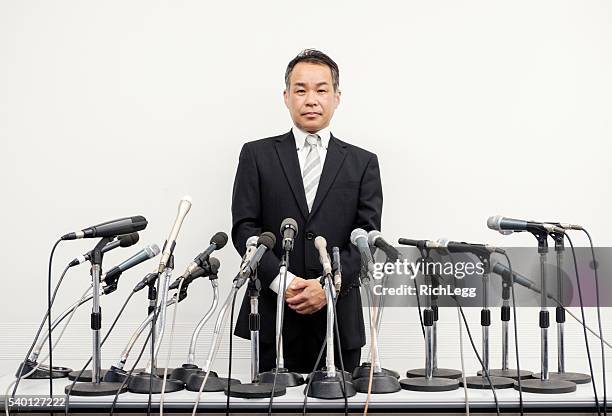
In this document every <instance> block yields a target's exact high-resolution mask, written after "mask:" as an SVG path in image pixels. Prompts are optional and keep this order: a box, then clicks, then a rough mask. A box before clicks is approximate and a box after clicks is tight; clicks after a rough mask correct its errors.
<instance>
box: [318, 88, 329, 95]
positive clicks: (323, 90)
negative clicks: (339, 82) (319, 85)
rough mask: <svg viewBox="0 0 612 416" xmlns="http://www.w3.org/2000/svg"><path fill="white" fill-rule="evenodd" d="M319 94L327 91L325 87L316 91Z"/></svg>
mask: <svg viewBox="0 0 612 416" xmlns="http://www.w3.org/2000/svg"><path fill="white" fill-rule="evenodd" d="M317 92H318V93H319V94H325V93H326V92H327V90H325V89H320V90H319V91H317Z"/></svg>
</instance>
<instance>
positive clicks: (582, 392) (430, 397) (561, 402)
mask: <svg viewBox="0 0 612 416" xmlns="http://www.w3.org/2000/svg"><path fill="white" fill-rule="evenodd" d="M237 378H239V379H240V380H246V379H247V377H246V376H240V375H239V376H238V377H237ZM608 378H609V379H610V378H612V377H608ZM596 379H600V377H597V375H596ZM13 380H14V377H13V376H12V375H6V376H3V377H0V394H1V395H2V396H1V398H2V404H1V406H2V408H3V409H4V398H5V391H6V389H7V386H8V385H9V383H11V382H12V381H13ZM70 383H71V382H70V381H69V380H68V379H67V378H66V379H55V380H54V381H53V392H54V396H62V397H64V396H65V395H64V388H65V387H66V386H67V385H68V384H70ZM303 391H304V386H297V387H290V388H287V393H286V394H285V395H284V396H279V397H275V398H274V410H277V411H291V410H292V411H301V409H302V406H303V403H304V394H303ZM467 393H468V399H469V404H470V408H474V409H487V410H494V409H495V402H494V398H493V394H492V392H491V391H489V390H478V389H468V391H467ZM48 394H49V380H22V381H21V383H20V384H19V389H18V391H17V395H18V396H20V397H23V396H32V397H43V396H45V395H47V397H48ZM496 394H497V398H498V401H499V406H500V408H506V409H508V408H513V409H518V405H519V394H518V391H516V390H514V389H501V390H496ZM598 396H599V400H600V405H603V388H602V387H601V385H599V383H598ZM196 397H197V392H191V391H187V390H183V391H179V392H174V393H166V394H165V395H164V409H167V410H182V411H187V410H189V411H191V409H192V408H193V406H194V404H195V400H196ZM113 398H114V397H113V396H101V397H78V396H73V397H71V398H70V400H69V406H70V409H71V410H96V409H97V410H109V409H110V406H111V403H112V401H113ZM148 398H149V397H148V395H147V394H135V393H129V392H127V393H123V394H121V395H119V398H118V400H117V404H116V409H117V410H130V409H143V408H144V407H145V406H146V404H147V401H148ZM366 398H367V394H365V393H357V394H356V395H355V396H353V397H350V398H348V404H349V409H350V410H352V411H363V407H364V404H365V401H366ZM226 400H227V398H226V396H225V394H224V393H223V392H204V393H202V396H201V399H200V405H199V409H200V410H225V408H226ZM607 401H608V404H609V405H610V404H612V403H611V401H610V399H608V400H607ZM268 402H269V399H268V398H265V399H241V398H234V397H231V398H230V408H231V409H232V410H236V411H241V410H243V411H246V410H260V411H267V408H268ZM159 403H160V395H159V394H153V395H152V405H153V406H155V407H157V406H159ZM523 403H524V407H525V409H531V410H539V411H543V410H546V409H555V410H556V411H557V412H563V411H577V410H578V409H582V410H588V409H595V400H594V394H593V387H592V385H591V384H582V385H578V386H577V389H576V391H575V392H572V393H564V394H550V395H546V394H534V393H523ZM464 408H465V393H464V390H463V388H461V387H460V388H459V389H457V390H454V391H449V392H438V393H428V392H413V391H407V390H401V391H399V392H396V393H390V394H373V395H372V396H371V399H370V402H369V409H371V410H373V411H376V410H391V409H393V410H417V409H421V410H430V411H431V410H440V411H445V410H447V411H450V410H459V411H461V410H462V409H464ZM44 409H46V408H39V409H31V408H29V409H24V410H27V411H33V410H44ZM62 409H63V405H62ZM308 409H310V410H313V411H321V410H336V411H342V410H343V409H344V399H334V400H323V399H315V398H312V397H309V398H308Z"/></svg>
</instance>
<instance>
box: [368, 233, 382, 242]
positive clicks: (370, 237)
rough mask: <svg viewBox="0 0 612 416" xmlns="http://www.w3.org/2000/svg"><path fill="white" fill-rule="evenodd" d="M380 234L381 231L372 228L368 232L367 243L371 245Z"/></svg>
mask: <svg viewBox="0 0 612 416" xmlns="http://www.w3.org/2000/svg"><path fill="white" fill-rule="evenodd" d="M380 236H381V232H380V231H378V230H372V231H370V232H369V233H368V244H369V245H371V246H373V245H374V243H375V242H376V239H377V238H378V237H380Z"/></svg>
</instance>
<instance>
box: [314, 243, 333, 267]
mask: <svg viewBox="0 0 612 416" xmlns="http://www.w3.org/2000/svg"><path fill="white" fill-rule="evenodd" d="M314 245H315V248H316V249H317V251H318V252H319V262H321V266H323V276H327V275H331V274H332V266H331V262H330V260H329V253H327V240H325V238H323V237H321V236H318V237H317V238H315V240H314Z"/></svg>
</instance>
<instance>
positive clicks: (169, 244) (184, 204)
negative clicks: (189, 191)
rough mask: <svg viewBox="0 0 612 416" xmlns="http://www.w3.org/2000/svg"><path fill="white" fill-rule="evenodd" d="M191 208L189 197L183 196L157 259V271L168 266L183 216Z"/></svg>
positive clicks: (161, 270)
mask: <svg viewBox="0 0 612 416" xmlns="http://www.w3.org/2000/svg"><path fill="white" fill-rule="evenodd" d="M190 209H191V197H190V196H184V197H183V199H181V202H180V203H179V207H178V214H177V215H176V219H175V220H174V224H173V225H172V230H170V235H169V236H168V239H166V242H165V243H164V248H163V252H162V257H161V259H160V261H159V268H158V271H157V272H158V273H161V272H163V271H164V269H165V268H166V267H167V266H168V261H169V260H170V256H171V255H172V253H173V252H174V246H175V245H176V237H177V236H178V233H179V231H180V230H181V225H183V220H184V219H185V216H186V215H187V213H188V212H189V210H190Z"/></svg>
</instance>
